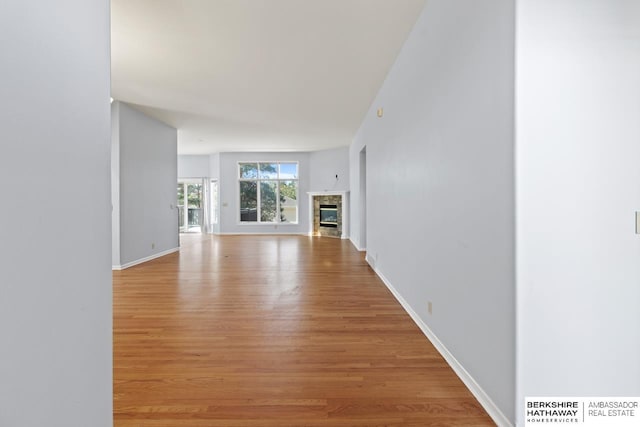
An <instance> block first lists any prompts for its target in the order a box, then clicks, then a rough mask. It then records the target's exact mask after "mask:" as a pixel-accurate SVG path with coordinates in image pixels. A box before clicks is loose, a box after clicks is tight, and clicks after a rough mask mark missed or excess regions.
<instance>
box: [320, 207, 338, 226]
mask: <svg viewBox="0 0 640 427" xmlns="http://www.w3.org/2000/svg"><path fill="white" fill-rule="evenodd" d="M320 227H332V228H336V227H338V206H337V205H320Z"/></svg>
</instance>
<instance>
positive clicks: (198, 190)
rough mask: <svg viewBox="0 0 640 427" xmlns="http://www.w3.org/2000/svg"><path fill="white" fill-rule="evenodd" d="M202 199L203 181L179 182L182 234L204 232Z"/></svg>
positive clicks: (185, 180)
mask: <svg viewBox="0 0 640 427" xmlns="http://www.w3.org/2000/svg"><path fill="white" fill-rule="evenodd" d="M202 199H203V189H202V180H201V179H184V180H181V181H178V218H179V219H178V226H179V228H180V232H181V233H200V232H202V218H203V213H202Z"/></svg>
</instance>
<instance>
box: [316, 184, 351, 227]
mask: <svg viewBox="0 0 640 427" xmlns="http://www.w3.org/2000/svg"><path fill="white" fill-rule="evenodd" d="M307 194H308V195H309V236H312V235H313V215H314V212H313V198H314V197H315V196H341V197H342V235H341V236H340V237H341V238H342V239H348V238H349V213H350V212H349V192H348V191H309V192H307Z"/></svg>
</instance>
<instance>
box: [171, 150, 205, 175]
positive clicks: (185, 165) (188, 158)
mask: <svg viewBox="0 0 640 427" xmlns="http://www.w3.org/2000/svg"><path fill="white" fill-rule="evenodd" d="M209 176H211V172H210V170H209V156H208V155H203V156H194V155H179V156H178V178H204V177H209Z"/></svg>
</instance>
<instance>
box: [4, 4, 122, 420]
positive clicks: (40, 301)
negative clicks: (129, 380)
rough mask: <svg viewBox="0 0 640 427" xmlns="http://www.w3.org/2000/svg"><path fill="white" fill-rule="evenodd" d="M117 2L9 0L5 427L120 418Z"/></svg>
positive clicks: (6, 26) (6, 44)
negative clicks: (113, 91) (115, 330)
mask: <svg viewBox="0 0 640 427" xmlns="http://www.w3.org/2000/svg"><path fill="white" fill-rule="evenodd" d="M109 40H110V37H109V2H108V1H106V0H90V1H87V0H69V1H65V2H49V1H36V2H25V1H22V0H4V1H3V2H2V3H1V4H0V51H1V52H2V55H0V69H1V70H2V72H1V75H2V79H1V80H0V96H1V97H2V99H3V102H2V103H1V104H0V128H1V129H2V143H1V144H0V151H1V154H0V181H1V182H2V183H3V184H4V188H5V193H4V197H3V198H2V202H1V203H2V205H1V206H0V223H1V224H2V227H0V241H1V242H2V243H3V245H2V249H0V271H1V272H2V273H1V274H2V278H1V279H0V337H1V338H0V339H1V340H2V341H1V342H0V426H7V427H9V426H11V427H40V426H48V427H86V426H96V427H100V426H101V427H108V426H111V425H112V398H113V396H112V374H111V372H112V368H111V365H112V363H111V354H112V348H111V269H110V265H109V259H110V256H111V255H110V251H111V249H110V242H111V238H110V233H111V232H110V224H111V221H110V212H111V203H110V197H109V193H110V190H109V188H110V183H109V158H110V140H109V135H110V129H109V128H110V118H109V116H110V114H109V92H110V82H109V67H110V66H109Z"/></svg>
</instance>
